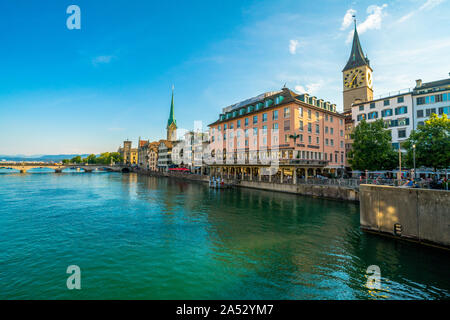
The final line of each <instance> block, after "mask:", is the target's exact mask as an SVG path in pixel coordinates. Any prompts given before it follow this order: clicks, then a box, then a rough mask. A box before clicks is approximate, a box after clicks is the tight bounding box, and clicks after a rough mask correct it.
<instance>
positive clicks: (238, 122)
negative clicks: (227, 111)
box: [236, 120, 241, 128]
mask: <svg viewBox="0 0 450 320" xmlns="http://www.w3.org/2000/svg"><path fill="white" fill-rule="evenodd" d="M240 127H241V120H238V121H237V123H236V128H240Z"/></svg>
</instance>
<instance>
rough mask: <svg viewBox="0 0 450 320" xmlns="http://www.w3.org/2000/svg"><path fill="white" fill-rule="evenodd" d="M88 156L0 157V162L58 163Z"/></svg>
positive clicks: (19, 155)
mask: <svg viewBox="0 0 450 320" xmlns="http://www.w3.org/2000/svg"><path fill="white" fill-rule="evenodd" d="M88 155H89V154H56V155H48V154H47V155H46V154H36V155H31V156H27V155H21V154H17V155H0V161H3V160H6V161H39V162H59V161H62V160H64V159H72V158H73V157H76V156H81V158H86V157H87V156H88Z"/></svg>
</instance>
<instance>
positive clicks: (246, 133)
mask: <svg viewBox="0 0 450 320" xmlns="http://www.w3.org/2000/svg"><path fill="white" fill-rule="evenodd" d="M244 133H245V137H246V138H247V137H248V129H245V131H244Z"/></svg>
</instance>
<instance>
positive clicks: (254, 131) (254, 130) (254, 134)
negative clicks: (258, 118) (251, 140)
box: [253, 128, 258, 137]
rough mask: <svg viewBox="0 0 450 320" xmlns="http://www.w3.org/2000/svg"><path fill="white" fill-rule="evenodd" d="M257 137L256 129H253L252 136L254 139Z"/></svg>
mask: <svg viewBox="0 0 450 320" xmlns="http://www.w3.org/2000/svg"><path fill="white" fill-rule="evenodd" d="M257 135H258V128H253V136H254V137H256V136H257Z"/></svg>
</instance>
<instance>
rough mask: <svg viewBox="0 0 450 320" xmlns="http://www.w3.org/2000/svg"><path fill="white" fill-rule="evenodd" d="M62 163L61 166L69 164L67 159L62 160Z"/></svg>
mask: <svg viewBox="0 0 450 320" xmlns="http://www.w3.org/2000/svg"><path fill="white" fill-rule="evenodd" d="M62 163H63V164H69V163H70V160H69V159H63V160H62Z"/></svg>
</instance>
